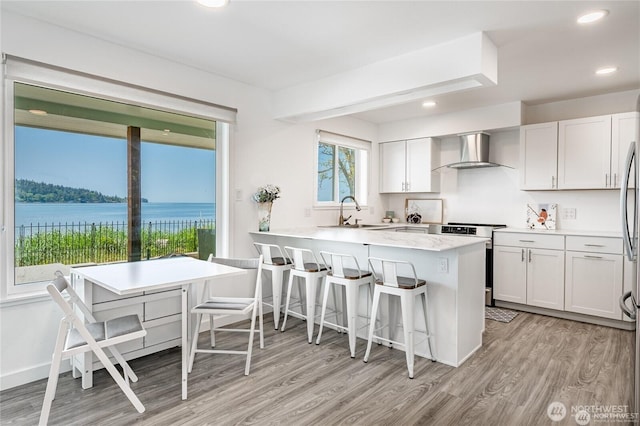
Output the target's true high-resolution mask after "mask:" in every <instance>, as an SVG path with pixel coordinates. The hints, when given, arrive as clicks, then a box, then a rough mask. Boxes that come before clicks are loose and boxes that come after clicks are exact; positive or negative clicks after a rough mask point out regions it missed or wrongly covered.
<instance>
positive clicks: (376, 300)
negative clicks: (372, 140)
mask: <svg viewBox="0 0 640 426" xmlns="http://www.w3.org/2000/svg"><path fill="white" fill-rule="evenodd" d="M379 302H380V290H378V289H377V288H376V289H375V290H374V292H373V303H372V305H371V318H373V320H372V321H371V322H370V323H369V337H368V338H367V340H368V341H367V350H366V352H365V353H364V358H363V361H364V362H367V361H369V354H370V353H371V343H372V342H373V332H374V330H375V327H376V321H375V318H376V314H377V313H378V303H379Z"/></svg>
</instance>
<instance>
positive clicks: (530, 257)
mask: <svg viewBox="0 0 640 426" xmlns="http://www.w3.org/2000/svg"><path fill="white" fill-rule="evenodd" d="M529 263H531V249H529Z"/></svg>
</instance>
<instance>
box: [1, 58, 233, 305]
mask: <svg viewBox="0 0 640 426" xmlns="http://www.w3.org/2000/svg"><path fill="white" fill-rule="evenodd" d="M2 62H3V67H2V83H1V85H2V91H3V93H2V99H1V101H2V105H1V107H0V114H1V116H2V122H3V124H4V131H3V132H2V137H3V139H2V146H1V147H0V148H1V149H0V164H2V168H3V172H2V173H0V197H2V200H3V203H2V209H1V210H0V301H3V300H13V299H24V298H29V297H41V296H42V295H43V294H44V293H45V285H46V283H25V284H19V285H16V283H15V251H14V244H15V227H14V225H15V217H14V215H15V208H14V207H15V187H14V186H15V185H14V182H15V164H14V157H15V132H14V124H15V120H14V111H15V105H14V101H15V97H14V84H15V83H24V84H31V85H36V86H40V87H44V88H51V89H55V90H61V91H67V92H72V93H78V94H81V95H86V96H90V97H96V98H101V99H105V100H110V101H116V102H122V103H126V104H130V105H136V106H140V107H145V108H153V109H157V110H161V111H166V112H170V113H176V114H183V115H189V116H194V117H200V118H205V119H209V120H215V121H216V123H217V124H216V127H217V129H216V130H217V133H216V134H217V136H218V135H219V139H217V140H216V151H217V152H216V200H215V202H216V225H217V226H216V227H217V228H219V229H218V231H220V232H216V247H217V248H218V249H219V251H220V253H221V255H224V254H225V253H228V252H229V240H230V239H229V229H228V227H229V216H230V213H229V209H230V202H229V188H228V185H229V137H230V133H231V132H230V130H229V127H230V126H231V125H232V124H233V123H235V119H236V113H237V111H236V110H235V109H233V108H227V107H224V106H220V105H216V104H212V103H209V102H205V101H200V100H197V99H191V98H187V97H183V96H180V95H174V94H171V93H166V92H161V91H157V90H153V89H149V88H144V87H140V86H135V85H131V84H128V83H124V82H120V81H115V80H109V79H105V78H101V77H98V76H94V75H90V74H85V73H80V72H76V71H73V70H68V69H65V68H60V67H56V66H51V65H47V64H42V63H39V62H35V61H30V60H27V59H23V58H18V57H13V56H9V55H5V54H3V56H2ZM218 207H219V208H218Z"/></svg>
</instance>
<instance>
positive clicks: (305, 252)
mask: <svg viewBox="0 0 640 426" xmlns="http://www.w3.org/2000/svg"><path fill="white" fill-rule="evenodd" d="M284 251H285V252H286V253H287V256H288V257H289V260H290V261H291V263H293V269H297V270H298V271H307V270H309V269H315V270H316V271H321V270H323V269H324V268H323V265H321V264H320V262H318V258H317V257H316V255H315V254H313V251H312V250H309V249H305V248H299V247H290V246H285V248H284ZM310 267H311V268H310Z"/></svg>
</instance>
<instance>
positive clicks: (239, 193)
mask: <svg viewBox="0 0 640 426" xmlns="http://www.w3.org/2000/svg"><path fill="white" fill-rule="evenodd" d="M236 201H242V189H236Z"/></svg>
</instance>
